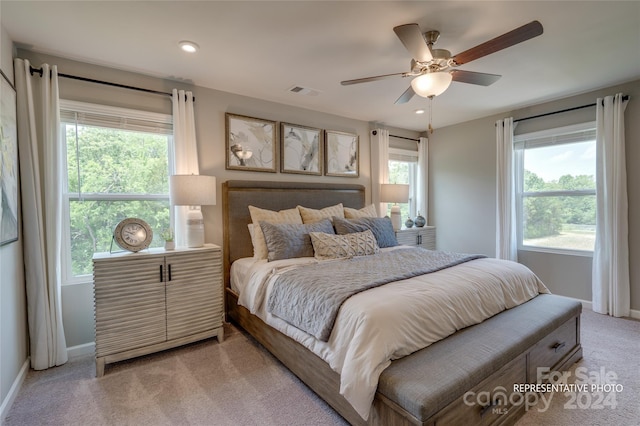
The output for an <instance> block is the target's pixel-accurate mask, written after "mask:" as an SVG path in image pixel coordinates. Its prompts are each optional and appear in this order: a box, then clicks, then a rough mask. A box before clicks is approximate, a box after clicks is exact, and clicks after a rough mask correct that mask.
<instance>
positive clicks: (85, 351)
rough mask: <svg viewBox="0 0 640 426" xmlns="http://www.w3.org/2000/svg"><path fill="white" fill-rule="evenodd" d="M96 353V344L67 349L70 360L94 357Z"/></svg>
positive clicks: (91, 343) (90, 343)
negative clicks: (88, 356)
mask: <svg viewBox="0 0 640 426" xmlns="http://www.w3.org/2000/svg"><path fill="white" fill-rule="evenodd" d="M95 353H96V344H95V343H94V342H89V343H85V344H83V345H77V346H71V347H70V348H67V356H68V357H69V359H74V358H80V357H83V356H86V355H94V354H95Z"/></svg>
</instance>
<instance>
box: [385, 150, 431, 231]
mask: <svg viewBox="0 0 640 426" xmlns="http://www.w3.org/2000/svg"><path fill="white" fill-rule="evenodd" d="M409 159H411V161H408V160H409ZM390 161H396V162H405V163H411V164H413V167H410V168H409V202H408V203H407V204H409V215H410V216H411V218H415V217H416V216H417V214H418V205H417V199H418V198H417V197H418V151H413V150H410V149H402V148H389V157H388V158H387V168H388V167H389V162H390ZM389 183H399V182H389ZM388 208H389V207H387V209H388ZM385 213H388V211H387V212H385ZM422 214H424V213H422ZM402 224H403V225H404V219H403V220H402Z"/></svg>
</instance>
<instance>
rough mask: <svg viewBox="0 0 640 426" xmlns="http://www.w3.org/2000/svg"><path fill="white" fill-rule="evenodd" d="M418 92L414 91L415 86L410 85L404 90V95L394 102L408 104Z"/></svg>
mask: <svg viewBox="0 0 640 426" xmlns="http://www.w3.org/2000/svg"><path fill="white" fill-rule="evenodd" d="M415 94H416V92H414V91H413V87H411V86H409V88H408V89H407V90H405V91H404V93H403V94H402V95H400V97H399V98H398V99H397V100H396V101H395V102H394V103H395V104H396V105H400V104H406V103H407V102H409V101H410V100H411V98H413V95H415Z"/></svg>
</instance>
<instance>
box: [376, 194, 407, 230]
mask: <svg viewBox="0 0 640 426" xmlns="http://www.w3.org/2000/svg"><path fill="white" fill-rule="evenodd" d="M380 201H382V202H383V203H393V206H391V224H392V225H393V230H394V231H397V230H399V229H400V228H402V217H400V206H399V205H398V203H408V202H409V185H405V184H400V183H383V184H381V185H380Z"/></svg>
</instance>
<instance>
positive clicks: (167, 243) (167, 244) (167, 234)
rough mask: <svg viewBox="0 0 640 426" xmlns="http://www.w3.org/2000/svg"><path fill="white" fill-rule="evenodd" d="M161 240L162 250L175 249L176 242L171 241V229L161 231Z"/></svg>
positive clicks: (172, 236)
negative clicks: (162, 243) (162, 242)
mask: <svg viewBox="0 0 640 426" xmlns="http://www.w3.org/2000/svg"><path fill="white" fill-rule="evenodd" d="M161 236H162V239H163V240H164V249H165V250H174V249H175V248H176V242H175V241H173V238H174V235H173V230H172V229H171V228H169V229H165V230H164V231H162V234H161Z"/></svg>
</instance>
